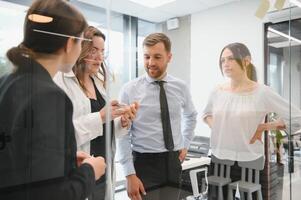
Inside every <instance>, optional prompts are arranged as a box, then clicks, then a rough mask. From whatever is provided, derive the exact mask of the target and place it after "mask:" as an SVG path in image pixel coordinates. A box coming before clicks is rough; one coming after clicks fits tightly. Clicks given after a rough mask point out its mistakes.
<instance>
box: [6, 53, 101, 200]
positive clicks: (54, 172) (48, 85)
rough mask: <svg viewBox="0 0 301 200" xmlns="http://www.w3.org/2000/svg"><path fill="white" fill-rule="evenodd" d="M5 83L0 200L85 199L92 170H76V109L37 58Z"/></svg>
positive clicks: (26, 60)
mask: <svg viewBox="0 0 301 200" xmlns="http://www.w3.org/2000/svg"><path fill="white" fill-rule="evenodd" d="M21 59H22V63H23V65H22V66H19V67H18V69H17V70H16V71H15V72H14V73H11V74H10V75H8V76H5V77H2V78H1V79H0V163H1V164H0V199H1V200H4V199H10V200H11V199H22V200H23V199H28V200H33V199H41V200H42V199H53V200H54V199H55V200H57V199H62V200H67V199H70V200H71V199H72V200H76V199H85V198H86V197H87V196H88V195H89V194H90V193H91V191H92V190H93V187H94V186H95V178H94V171H93V168H92V167H91V166H90V165H88V164H84V165H82V166H80V167H79V168H77V167H76V141H75V135H74V127H73V123H72V113H73V107H72V102H71V101H70V99H69V98H68V97H67V95H66V94H65V93H64V92H63V91H62V90H61V89H60V88H59V87H58V86H57V85H56V84H55V83H54V82H53V81H52V78H51V76H50V75H49V73H48V72H47V71H46V70H45V69H44V68H43V67H42V66H41V65H40V64H38V63H37V62H35V61H34V60H33V59H30V58H28V57H25V56H21Z"/></svg>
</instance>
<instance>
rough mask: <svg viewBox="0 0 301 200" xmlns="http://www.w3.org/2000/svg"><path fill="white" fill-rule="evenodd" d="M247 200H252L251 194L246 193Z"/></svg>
mask: <svg viewBox="0 0 301 200" xmlns="http://www.w3.org/2000/svg"><path fill="white" fill-rule="evenodd" d="M248 200H252V193H251V192H248Z"/></svg>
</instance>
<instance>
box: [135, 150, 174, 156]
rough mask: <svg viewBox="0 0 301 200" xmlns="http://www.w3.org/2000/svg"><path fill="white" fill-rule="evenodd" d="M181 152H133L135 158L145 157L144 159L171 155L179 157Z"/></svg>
mask: <svg viewBox="0 0 301 200" xmlns="http://www.w3.org/2000/svg"><path fill="white" fill-rule="evenodd" d="M178 153H179V151H165V152H159V153H140V152H137V151H133V153H132V154H133V156H134V157H144V158H153V157H164V156H167V155H171V154H176V155H178Z"/></svg>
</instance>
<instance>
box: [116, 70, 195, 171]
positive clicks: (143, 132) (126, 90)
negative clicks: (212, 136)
mask: <svg viewBox="0 0 301 200" xmlns="http://www.w3.org/2000/svg"><path fill="white" fill-rule="evenodd" d="M155 81H156V80H155V79H153V78H151V77H150V76H148V75H147V74H146V75H144V76H141V77H139V78H137V79H135V80H132V81H130V82H129V83H127V84H126V85H125V86H124V87H123V88H122V90H121V92H120V101H121V102H123V103H126V104H128V103H130V102H134V101H137V102H138V103H139V110H138V112H137V116H136V118H135V120H134V121H133V122H132V126H131V128H130V130H129V134H128V135H125V136H124V137H122V138H120V139H119V140H118V144H119V146H118V150H119V151H118V152H119V156H120V163H121V165H122V166H123V169H124V174H125V175H126V176H127V175H129V174H135V169H134V166H133V157H132V150H134V151H137V152H140V153H161V152H166V151H167V149H166V148H165V144H164V139H163V129H162V122H161V110H160V98H159V94H160V86H159V85H158V84H157V83H155ZM163 81H165V83H164V89H165V92H166V97H167V101H168V109H169V115H170V122H171V128H172V135H173V141H174V150H175V151H176V150H180V149H183V148H187V149H188V148H189V145H190V141H191V140H192V138H193V136H194V129H195V125H196V117H197V111H196V110H195V107H194V105H193V103H192V99H191V95H190V92H189V90H188V88H187V87H186V84H185V83H184V82H183V81H182V80H180V79H177V78H175V77H173V76H170V75H166V76H165V77H164V78H163Z"/></svg>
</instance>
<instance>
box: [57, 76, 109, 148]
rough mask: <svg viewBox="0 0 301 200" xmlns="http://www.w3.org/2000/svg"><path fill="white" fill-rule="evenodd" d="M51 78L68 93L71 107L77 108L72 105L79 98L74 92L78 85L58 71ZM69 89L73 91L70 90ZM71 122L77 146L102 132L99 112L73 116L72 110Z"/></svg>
mask: <svg viewBox="0 0 301 200" xmlns="http://www.w3.org/2000/svg"><path fill="white" fill-rule="evenodd" d="M53 80H54V82H55V83H56V84H57V85H58V86H59V87H60V88H61V89H62V90H64V91H65V93H66V94H67V95H68V97H69V98H70V100H71V101H72V104H73V109H74V110H76V109H79V108H77V107H76V106H74V104H75V101H76V100H78V98H80V95H78V93H76V88H77V87H78V85H77V84H76V83H75V82H74V83H73V82H70V80H69V79H68V80H66V79H64V75H63V73H61V72H58V73H57V74H56V75H55V77H54V78H53ZM66 81H69V82H68V83H70V84H69V86H70V87H71V88H69V87H67V86H66ZM70 90H74V91H73V92H71V91H70ZM73 124H74V129H75V138H76V143H77V146H78V147H80V146H81V145H83V144H86V143H88V142H90V141H91V140H93V139H95V138H96V137H98V136H101V135H102V134H103V133H102V132H103V121H102V119H101V116H100V113H99V112H95V113H86V114H81V115H79V116H75V112H73Z"/></svg>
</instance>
